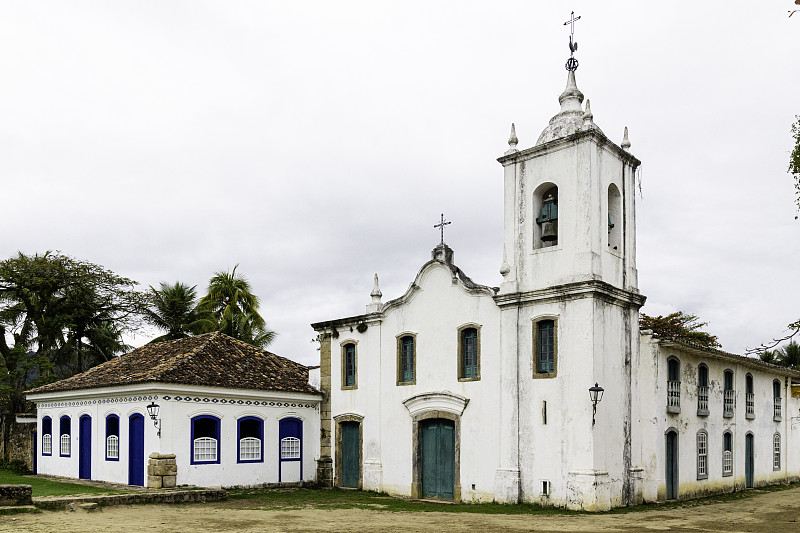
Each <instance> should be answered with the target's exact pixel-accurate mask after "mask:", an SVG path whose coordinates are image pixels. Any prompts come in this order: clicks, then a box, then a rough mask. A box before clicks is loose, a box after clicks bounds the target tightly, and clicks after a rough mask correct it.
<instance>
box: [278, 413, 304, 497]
mask: <svg viewBox="0 0 800 533" xmlns="http://www.w3.org/2000/svg"><path fill="white" fill-rule="evenodd" d="M278 434H279V439H280V441H279V446H280V450H279V451H278V453H279V454H280V455H279V456H278V457H279V461H278V481H281V482H286V481H302V480H303V422H302V421H301V420H300V419H298V418H284V419H283V420H281V421H280V425H279V428H278Z"/></svg>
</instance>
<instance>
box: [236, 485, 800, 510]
mask: <svg viewBox="0 0 800 533" xmlns="http://www.w3.org/2000/svg"><path fill="white" fill-rule="evenodd" d="M798 487H800V484H798V483H793V484H790V485H769V486H764V487H759V488H756V489H749V490H746V491H742V492H732V493H727V494H714V495H711V496H707V497H705V498H698V499H695V500H683V501H676V502H667V503H658V504H654V503H647V504H642V505H636V506H632V507H619V508H616V509H612V510H611V511H608V513H609V514H623V513H635V512H642V511H661V510H668V509H677V508H687V507H698V506H702V505H709V504H713V503H725V502H730V501H737V500H741V499H745V498H750V497H752V496H756V495H758V494H764V493H767V492H776V491H781V490H787V489H792V488H798ZM227 506H228V507H232V508H238V509H281V510H297V509H303V508H314V509H368V510H374V511H390V512H413V513H420V512H423V513H424V512H440V513H481V514H505V515H581V514H596V513H591V512H588V511H570V510H568V509H564V508H559V507H543V506H541V505H538V504H535V503H520V504H516V505H503V504H498V503H435V502H423V501H419V500H409V499H405V498H399V497H394V496H389V495H388V494H384V493H377V492H366V491H356V490H338V489H308V488H291V489H237V490H229V491H228V504H227Z"/></svg>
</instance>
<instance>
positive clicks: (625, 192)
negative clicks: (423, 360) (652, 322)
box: [495, 14, 645, 510]
mask: <svg viewBox="0 0 800 533" xmlns="http://www.w3.org/2000/svg"><path fill="white" fill-rule="evenodd" d="M576 20H578V18H575V17H574V14H573V16H572V17H571V20H570V21H568V22H567V24H569V25H570V27H573V26H574V22H575V21H576ZM576 50H577V43H575V42H574V40H573V36H572V35H570V52H571V54H570V58H569V59H568V60H567V64H566V69H567V84H566V88H565V89H564V91H563V92H562V93H561V95H560V96H559V98H558V101H559V104H560V106H561V109H560V111H559V112H558V113H557V114H556V115H555V116H553V118H552V119H550V122H549V124H548V125H547V127H545V128H544V131H542V133H541V135H539V138H538V140H537V141H536V143H535V144H534V145H533V146H531V147H529V148H525V149H519V148H518V145H519V144H520V143H519V139H518V138H517V133H516V128H515V126H514V125H513V124H512V126H511V136H510V138H509V140H508V144H509V149H508V150H507V151H506V152H505V154H504V155H503V156H502V157H500V158H499V159H498V161H499V162H500V164H501V165H502V166H503V170H504V178H503V179H504V181H503V188H504V224H503V226H504V253H503V262H502V266H501V270H500V272H501V274H502V275H503V283H502V285H501V287H500V291H499V293H498V295H497V296H496V297H495V301H496V302H497V303H498V305H499V306H500V308H501V327H502V333H501V354H502V360H501V372H502V380H503V391H502V393H501V399H500V406H501V416H502V418H503V423H504V424H508V426H509V427H510V430H509V431H507V432H505V433H504V435H503V436H501V446H500V448H501V467H500V468H499V469H498V472H497V476H496V493H497V495H498V500H500V501H515V500H516V501H519V500H520V499H528V500H530V496H529V495H531V494H539V493H541V491H542V490H543V489H542V488H541V487H542V486H545V485H544V483H545V481H546V482H547V486H548V487H551V489H549V490H550V491H551V492H550V494H549V496H548V497H549V501H550V502H551V503H552V504H556V505H565V506H567V507H570V508H575V509H587V510H601V509H607V508H610V507H611V506H612V505H613V506H618V505H625V504H627V503H630V501H631V498H632V497H631V495H632V494H634V493H635V491H636V487H635V486H634V485H635V484H636V483H637V481H636V472H638V470H637V468H636V464H637V457H638V455H637V451H636V450H635V449H634V448H635V445H636V443H635V442H632V439H631V419H632V413H634V412H635V409H636V406H635V402H636V401H637V400H636V395H637V394H638V391H637V390H636V383H635V382H634V381H635V379H634V372H633V371H632V368H634V367H635V364H636V361H637V360H638V353H639V334H638V317H639V308H640V307H641V306H642V305H643V304H644V300H645V299H644V297H643V296H642V295H640V294H639V290H638V282H637V271H636V217H635V173H636V169H637V168H638V166H639V165H640V161H639V160H638V159H636V157H634V156H633V155H632V154H631V153H630V151H629V148H630V142H629V141H628V134H627V128H626V130H625V133H624V136H623V139H622V142H621V143H620V144H616V143H615V142H613V141H611V140H610V139H609V138H608V137H606V135H605V134H604V133H603V131H602V130H601V129H600V128H599V127H598V126H597V125H596V124H595V122H594V117H593V114H592V111H591V107H590V104H589V100H586V102H585V104H584V95H583V93H582V92H581V91H580V90H579V89H578V86H577V82H576V77H575V73H576V70H577V68H578V61H577V59H576V58H575V57H574V52H575V51H576ZM595 383H598V384H599V386H601V387H603V388H604V389H605V391H606V392H605V395H604V397H603V400H602V403H601V404H600V405H598V406H597V413H596V416H594V415H593V411H592V404H591V402H590V400H589V393H588V389H589V388H590V387H592V386H593V385H595ZM517 437H518V438H517ZM634 440H635V439H634ZM543 480H544V481H543ZM534 501H535V500H534Z"/></svg>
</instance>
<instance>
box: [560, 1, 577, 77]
mask: <svg viewBox="0 0 800 533" xmlns="http://www.w3.org/2000/svg"><path fill="white" fill-rule="evenodd" d="M580 19H581V17H579V16H578V17H576V16H575V12H574V11H573V12H572V13H570V15H569V20H568V21H566V22H565V23H564V26H566V25H567V24H569V59H567V64H566V65H565V67H566V69H567V70H568V71H570V72H573V71H575V70H577V69H578V60H577V59H575V52H577V51H578V42H577V41H575V40H574V36H575V22H577V21H579V20H580Z"/></svg>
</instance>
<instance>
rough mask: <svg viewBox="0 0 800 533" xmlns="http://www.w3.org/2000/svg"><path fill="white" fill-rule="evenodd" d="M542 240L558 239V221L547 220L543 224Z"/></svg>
mask: <svg viewBox="0 0 800 533" xmlns="http://www.w3.org/2000/svg"><path fill="white" fill-rule="evenodd" d="M542 240H543V241H544V242H551V241H557V240H558V222H556V221H552V222H545V223H544V224H542Z"/></svg>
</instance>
